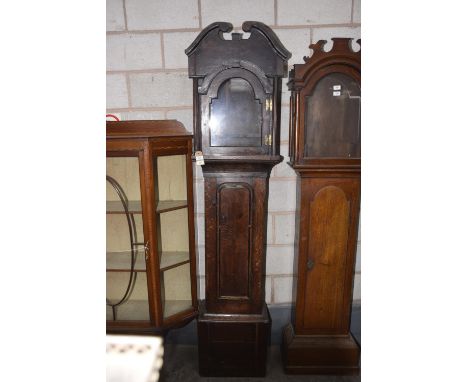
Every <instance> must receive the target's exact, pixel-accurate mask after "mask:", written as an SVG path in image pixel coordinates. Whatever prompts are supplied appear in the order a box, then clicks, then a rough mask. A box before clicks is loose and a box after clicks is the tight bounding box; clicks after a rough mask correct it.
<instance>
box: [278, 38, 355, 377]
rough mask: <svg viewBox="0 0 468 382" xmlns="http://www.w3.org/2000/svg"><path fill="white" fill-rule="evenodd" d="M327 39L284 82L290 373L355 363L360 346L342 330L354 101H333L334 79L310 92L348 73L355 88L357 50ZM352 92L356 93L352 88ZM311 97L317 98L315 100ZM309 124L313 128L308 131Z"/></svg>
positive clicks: (350, 241) (350, 257)
mask: <svg viewBox="0 0 468 382" xmlns="http://www.w3.org/2000/svg"><path fill="white" fill-rule="evenodd" d="M332 40H333V41H334V46H333V48H332V50H331V51H330V52H324V51H323V44H324V43H325V41H319V42H318V43H317V44H312V45H311V46H310V48H312V49H313V50H314V53H313V55H312V56H311V57H310V58H305V61H306V63H305V64H299V65H294V69H293V70H291V72H290V80H289V82H288V86H289V89H290V90H291V104H290V129H289V131H290V147H289V150H290V156H291V160H290V165H291V166H292V167H293V168H294V170H295V171H296V173H297V174H298V180H297V198H296V203H297V218H296V248H297V249H296V251H297V252H296V258H295V271H296V272H297V284H296V287H295V291H296V296H295V299H296V301H295V305H296V307H295V310H296V313H295V319H294V321H293V323H292V325H291V324H289V325H288V326H286V327H285V328H284V332H283V349H282V350H283V365H284V368H285V370H286V372H288V373H295V374H357V373H359V370H360V368H359V354H360V349H359V346H358V345H357V343H356V341H355V340H354V338H353V337H352V336H351V334H350V331H349V328H350V319H351V317H350V313H351V304H352V293H353V274H354V267H355V261H356V246H357V228H358V219H359V204H360V176H361V159H360V122H359V118H356V105H355V104H352V105H351V107H350V108H348V106H349V102H348V101H353V100H354V99H351V98H349V99H347V100H346V99H345V100H340V101H339V102H338V100H336V99H334V98H333V96H330V94H331V92H332V91H333V88H332V86H331V84H332V83H334V82H333V81H331V82H330V83H327V86H326V88H325V89H322V90H321V91H320V92H318V93H317V92H315V89H316V87H317V84H319V83H320V81H321V80H322V79H323V78H324V77H326V78H328V79H330V78H334V79H343V78H350V79H351V82H352V83H353V86H355V85H354V84H357V86H358V87H359V86H360V72H361V69H360V52H353V51H352V50H351V48H350V47H351V42H350V39H341V38H334V39H332ZM331 74H333V77H329V76H330V75H331ZM327 76H328V77H327ZM343 76H346V77H343ZM353 81H354V82H353ZM336 82H337V83H339V84H341V85H343V86H344V85H347V82H346V81H341V82H340V81H336ZM322 84H323V82H322ZM346 90H349V89H346ZM314 92H315V93H314ZM353 92H355V94H356V92H357V93H358V94H359V97H360V91H357V90H356V88H353ZM310 97H321V98H320V99H316V100H314V102H315V101H316V102H315V103H314V102H310ZM346 102H348V103H346ZM359 102H360V100H359ZM308 106H309V107H310V108H308ZM348 111H351V112H349V113H348ZM311 121H312V122H311ZM311 123H314V124H315V128H316V130H315V131H314V134H315V135H312V137H311V136H309V137H308V138H307V131H306V129H307V128H308V127H309V128H310V124H311ZM307 124H309V126H308V125H307ZM357 124H359V125H357ZM309 133H310V131H309ZM333 153H334V154H333ZM331 154H333V155H331Z"/></svg>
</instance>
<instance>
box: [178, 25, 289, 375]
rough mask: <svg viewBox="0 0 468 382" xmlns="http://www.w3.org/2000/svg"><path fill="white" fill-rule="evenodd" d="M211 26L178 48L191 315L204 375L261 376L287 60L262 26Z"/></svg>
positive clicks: (267, 326) (266, 335) (268, 323)
mask: <svg viewBox="0 0 468 382" xmlns="http://www.w3.org/2000/svg"><path fill="white" fill-rule="evenodd" d="M232 29H233V27H232V25H231V24H229V23H224V22H216V23H213V24H210V25H208V26H207V27H206V28H205V29H203V30H202V31H201V32H200V34H199V35H198V37H197V38H196V39H195V41H194V42H193V43H192V44H191V45H190V46H189V47H188V48H187V49H186V50H185V53H186V54H187V56H188V60H189V76H190V77H191V78H192V79H193V95H194V132H195V139H194V140H195V143H194V144H195V150H196V151H198V152H201V153H202V154H203V157H204V163H205V164H204V165H203V166H202V170H203V177H204V180H205V243H206V245H205V269H206V288H205V289H206V300H205V301H202V302H201V304H200V315H199V317H198V349H199V350H198V354H199V370H200V374H201V375H204V376H220V377H227V376H264V375H265V365H266V355H267V346H268V341H269V338H270V330H271V319H270V315H269V312H268V308H267V306H266V304H265V250H266V232H267V211H268V179H269V176H270V172H271V169H272V167H273V166H274V165H275V164H278V163H279V162H281V160H282V159H283V158H282V156H281V155H280V154H279V143H280V139H279V133H280V129H279V121H280V120H281V118H280V110H281V107H280V105H281V84H282V78H283V77H284V76H286V74H287V60H288V58H289V57H291V53H290V52H288V51H287V50H286V49H285V48H284V46H283V45H282V44H281V42H280V41H279V39H278V37H277V36H276V35H275V34H274V33H273V31H272V30H271V29H270V28H269V27H268V26H266V25H264V24H262V23H260V22H256V21H246V22H244V23H243V24H242V30H243V31H244V32H248V33H249V34H250V36H243V34H242V33H232V34H231V39H227V38H224V34H223V33H228V32H231V31H232Z"/></svg>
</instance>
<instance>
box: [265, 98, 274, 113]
mask: <svg viewBox="0 0 468 382" xmlns="http://www.w3.org/2000/svg"><path fill="white" fill-rule="evenodd" d="M265 110H266V111H272V110H273V101H272V99H271V98H267V99H266V100H265Z"/></svg>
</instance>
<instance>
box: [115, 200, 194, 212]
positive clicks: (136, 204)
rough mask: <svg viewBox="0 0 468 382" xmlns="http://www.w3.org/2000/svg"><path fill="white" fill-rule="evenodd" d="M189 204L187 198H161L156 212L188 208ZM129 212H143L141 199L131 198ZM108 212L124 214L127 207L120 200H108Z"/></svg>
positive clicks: (128, 205) (128, 206)
mask: <svg viewBox="0 0 468 382" xmlns="http://www.w3.org/2000/svg"><path fill="white" fill-rule="evenodd" d="M187 206H188V204H187V201H186V200H160V201H158V202H157V204H156V212H157V213H162V212H168V211H174V210H178V209H180V208H186V207H187ZM127 208H128V212H129V213H131V214H141V213H142V209H141V201H139V200H129V201H128V204H127ZM106 213H107V214H124V213H125V209H124V207H123V205H122V203H121V202H120V201H107V203H106Z"/></svg>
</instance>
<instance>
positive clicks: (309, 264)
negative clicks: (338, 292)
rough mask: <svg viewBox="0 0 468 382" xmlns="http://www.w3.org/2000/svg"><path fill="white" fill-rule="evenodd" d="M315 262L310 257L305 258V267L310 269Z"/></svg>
mask: <svg viewBox="0 0 468 382" xmlns="http://www.w3.org/2000/svg"><path fill="white" fill-rule="evenodd" d="M314 265H315V263H314V261H313V260H312V259H309V260H307V269H308V270H309V271H310V270H311V269H312V268H313V267H314Z"/></svg>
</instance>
